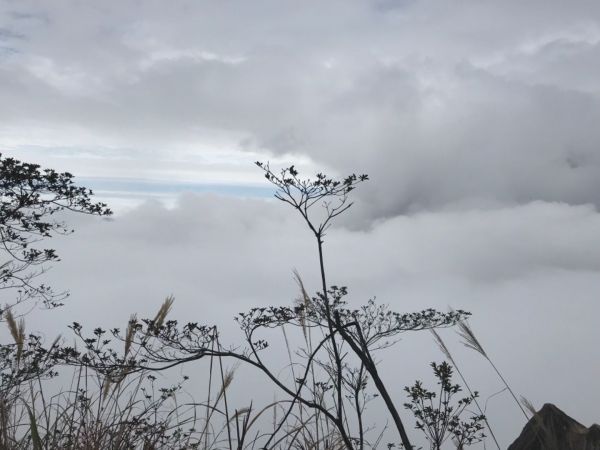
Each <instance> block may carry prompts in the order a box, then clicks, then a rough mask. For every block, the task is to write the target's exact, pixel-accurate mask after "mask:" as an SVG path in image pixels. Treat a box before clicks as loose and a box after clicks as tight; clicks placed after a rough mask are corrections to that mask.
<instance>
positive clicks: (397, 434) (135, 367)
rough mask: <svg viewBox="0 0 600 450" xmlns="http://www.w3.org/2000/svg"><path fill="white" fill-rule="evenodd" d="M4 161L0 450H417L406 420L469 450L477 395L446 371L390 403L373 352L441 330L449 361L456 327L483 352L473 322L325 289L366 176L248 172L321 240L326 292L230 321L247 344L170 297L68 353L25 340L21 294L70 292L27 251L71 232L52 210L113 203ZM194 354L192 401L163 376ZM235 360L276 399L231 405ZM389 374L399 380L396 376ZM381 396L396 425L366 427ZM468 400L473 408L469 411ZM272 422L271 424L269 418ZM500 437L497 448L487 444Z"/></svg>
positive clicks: (102, 210) (101, 210) (82, 337)
mask: <svg viewBox="0 0 600 450" xmlns="http://www.w3.org/2000/svg"><path fill="white" fill-rule="evenodd" d="M0 162H1V165H0V170H1V173H2V176H3V179H2V184H1V185H0V186H1V188H2V209H1V210H0V216H1V217H0V227H1V228H0V236H1V237H2V240H3V253H4V254H5V255H6V256H7V257H8V258H9V261H8V262H6V263H4V265H3V266H2V270H3V272H2V274H3V277H2V279H1V281H2V283H3V284H2V287H3V289H5V290H6V291H7V292H8V290H9V289H13V290H14V291H15V298H14V301H13V303H12V304H10V305H7V306H6V307H5V308H4V311H3V316H2V317H3V318H4V319H5V321H6V325H7V327H8V330H9V332H10V336H11V338H12V342H9V343H2V345H0V371H1V384H0V430H1V432H0V449H13V448H34V449H53V448H64V449H80V448H85V449H108V448H110V449H131V448H139V449H159V448H202V449H205V450H208V449H217V448H225V449H230V450H232V449H234V448H235V449H244V448H269V449H271V448H285V449H292V448H294V449H295V448H297V449H309V448H310V449H356V450H363V449H365V448H377V447H381V446H388V447H389V448H391V447H394V446H397V447H403V448H406V449H415V450H416V449H417V448H419V447H417V446H415V445H414V444H413V443H412V442H413V441H415V437H414V436H413V437H410V436H409V434H410V433H409V429H407V426H406V424H407V423H410V422H411V421H412V419H411V418H410V415H411V414H412V415H413V416H414V418H415V419H416V428H417V429H419V430H422V431H424V432H425V437H426V440H427V442H428V443H429V445H430V448H431V449H440V448H441V447H442V445H443V444H444V443H445V442H454V443H455V445H456V446H458V448H461V449H462V448H464V447H466V446H468V445H471V444H474V443H476V442H479V441H482V440H483V439H484V437H485V435H484V428H485V424H486V423H487V422H486V418H485V415H484V411H483V410H482V409H481V408H480V407H479V404H478V403H477V397H478V394H477V392H474V391H471V389H470V388H469V387H468V385H467V391H468V393H467V394H466V395H465V396H461V398H460V399H458V400H456V399H455V397H456V396H457V394H459V392H461V390H462V388H461V386H459V385H458V384H453V383H452V375H453V367H452V366H451V365H450V364H449V363H446V362H443V363H441V364H435V363H433V364H432V367H433V369H434V375H435V377H436V379H437V381H438V388H437V391H430V390H428V389H426V388H425V387H424V384H423V383H422V382H420V381H417V382H415V384H414V385H413V386H411V387H407V388H406V393H407V394H408V402H406V403H404V400H403V399H400V398H394V397H393V394H392V393H391V392H390V391H389V389H388V387H387V386H386V382H385V381H384V378H385V377H384V376H382V374H380V373H379V370H378V362H379V357H378V355H379V354H380V352H381V351H382V350H384V349H390V348H391V347H393V346H394V345H395V344H396V343H397V341H398V337H399V336H400V335H401V334H403V333H407V332H415V331H422V330H431V331H432V332H434V334H435V336H437V339H438V344H440V346H441V347H442V350H443V351H444V353H445V355H446V356H447V358H448V359H449V361H450V362H451V363H452V364H453V365H456V363H455V361H454V360H453V359H452V357H451V355H450V353H449V352H448V350H447V348H445V345H444V344H443V341H441V338H439V335H437V333H435V330H436V329H439V328H444V327H453V326H455V325H459V326H460V327H461V333H462V334H463V336H464V337H465V339H467V342H468V343H470V344H471V345H475V344H473V343H477V345H478V342H477V340H476V339H475V337H474V335H473V334H472V331H471V330H470V328H468V325H466V322H465V320H466V318H467V317H468V316H469V313H467V312H465V311H461V310H457V311H449V312H440V311H436V310H433V309H425V310H423V311H418V312H410V313H404V312H396V311H393V310H391V309H390V308H389V307H388V305H385V304H378V303H376V302H375V301H374V300H369V301H367V302H365V303H364V304H363V305H362V306H359V307H357V308H351V307H349V306H348V304H347V303H346V300H345V299H346V297H347V295H348V289H347V287H345V286H337V285H330V284H328V282H327V271H326V263H325V261H326V259H325V254H324V248H325V247H324V246H325V236H326V233H327V231H328V230H329V229H330V227H331V225H332V223H333V221H334V219H335V218H336V217H337V216H339V215H340V214H343V213H344V212H346V211H347V210H348V209H349V208H350V207H351V206H352V202H351V201H350V200H349V194H350V193H351V192H352V191H353V190H354V189H356V188H357V187H358V186H359V185H360V184H361V183H363V182H365V181H367V180H368V177H367V176H366V175H355V174H352V175H350V176H347V177H345V178H342V179H339V180H338V179H335V178H330V177H328V176H326V175H324V174H317V175H316V177H315V178H314V179H308V178H307V179H305V178H301V177H300V175H299V173H298V171H297V170H296V168H295V167H294V166H291V167H289V168H285V169H283V170H281V171H278V172H275V171H273V170H272V169H271V168H270V166H269V165H268V164H263V163H257V165H258V167H259V168H260V169H262V170H263V172H264V175H265V177H266V179H267V180H268V181H269V182H270V183H272V184H273V185H274V186H275V187H276V194H275V197H276V198H278V199H279V200H281V201H283V202H285V203H287V204H288V205H290V206H291V207H292V208H294V209H295V210H296V211H297V212H298V213H299V214H300V216H301V218H302V219H303V220H304V222H305V223H306V225H307V228H308V229H309V231H310V232H311V235H312V236H313V238H314V239H315V249H316V253H317V256H318V265H319V274H320V280H319V281H320V282H319V284H320V289H319V290H318V291H317V292H316V293H314V294H312V295H311V294H309V293H308V292H307V291H306V289H305V285H304V283H303V281H302V279H301V277H300V275H299V274H297V273H296V274H295V276H296V281H297V283H298V287H299V291H300V297H299V299H298V300H297V301H296V302H295V303H294V304H287V305H282V306H269V307H261V308H251V309H250V310H248V311H246V312H243V313H240V314H239V315H238V316H237V317H236V318H235V320H236V321H237V324H238V325H239V327H240V330H241V331H242V333H243V336H244V342H243V343H241V344H238V345H235V346H224V345H223V344H222V341H221V337H220V333H219V329H218V328H217V326H214V325H209V324H202V323H196V322H189V323H184V324H182V323H178V322H177V321H174V320H170V319H169V312H170V309H171V308H172V305H173V298H168V299H166V300H165V301H164V303H163V304H162V305H161V307H160V308H159V310H158V312H157V313H156V315H155V316H154V317H153V318H151V319H138V318H137V317H136V316H135V315H134V316H132V317H131V318H130V319H129V321H128V322H127V326H126V327H125V328H124V329H120V328H113V329H110V330H104V329H101V328H93V327H88V326H87V325H84V324H80V323H73V324H71V326H70V329H71V331H72V333H73V335H74V336H75V337H76V339H77V344H76V345H67V344H66V343H65V341H63V340H60V339H57V340H55V341H54V342H50V343H44V342H43V341H42V339H41V337H40V336H38V335H36V334H28V333H27V332H26V331H25V322H24V319H23V318H19V317H18V316H16V315H15V314H14V312H13V308H14V307H15V305H18V304H21V303H22V302H23V301H24V300H26V299H34V298H36V299H41V300H42V301H43V302H44V304H46V305H48V306H58V305H59V304H60V303H61V302H60V300H62V299H63V297H64V294H56V293H54V292H53V291H52V290H51V289H50V288H48V287H46V286H43V285H38V286H36V285H34V284H33V279H34V278H35V277H36V276H37V275H38V274H39V273H40V270H43V269H40V270H37V271H31V270H32V269H33V268H35V267H43V264H44V263H49V262H52V261H56V258H57V257H56V254H55V252H54V250H52V249H44V250H35V249H34V248H33V247H32V244H34V243H37V242H38V241H40V243H41V242H44V241H45V240H47V239H48V238H50V237H51V236H52V235H53V234H54V233H69V232H71V231H72V230H71V229H69V228H68V227H67V226H66V224H65V223H64V222H63V221H62V220H58V219H55V217H56V216H55V213H58V212H60V211H63V210H66V211H74V212H83V213H87V214H95V215H100V216H102V215H108V214H110V210H109V209H108V208H107V207H106V205H104V204H102V203H93V202H92V201H91V200H90V197H91V195H92V192H91V191H90V190H88V189H85V188H80V187H75V185H74V184H73V181H72V175H70V174H67V173H65V174H60V173H56V172H54V171H52V170H41V169H40V168H39V166H37V165H33V164H26V163H21V162H19V161H16V160H13V159H10V158H5V159H0ZM275 336H276V337H275ZM281 337H283V342H284V343H285V346H286V351H287V355H288V359H289V360H288V362H287V370H289V372H290V374H291V377H290V378H289V379H286V378H285V377H281V376H280V372H281V365H280V364H276V363H273V362H272V361H271V359H270V358H268V357H265V354H266V350H267V349H270V348H271V347H272V346H273V345H274V344H275V343H276V342H282V339H281ZM480 348H481V346H480V345H479V346H478V348H477V350H478V351H479V352H480V353H482V354H483V355H484V356H485V357H486V358H488V357H487V354H485V352H483V350H482V349H481V350H479V349H480ZM444 349H445V350H444ZM401 354H402V353H400V355H401ZM400 357H401V356H400ZM405 357H406V356H405ZM199 360H204V361H207V363H208V368H209V370H208V373H198V374H196V375H195V377H197V379H202V380H207V381H208V390H207V393H206V397H205V398H203V399H202V400H201V401H198V400H197V399H193V398H189V397H188V396H187V394H186V392H185V386H186V384H187V383H189V382H190V380H189V379H188V377H187V376H183V378H182V379H181V380H179V381H178V382H175V383H165V384H164V385H163V383H161V382H160V380H163V379H164V377H160V378H159V376H158V375H159V374H162V373H172V371H171V369H173V368H175V367H181V366H184V365H189V364H190V363H191V362H193V361H199ZM488 360H489V358H488ZM490 362H491V361H490ZM236 364H241V365H243V366H245V367H246V368H249V369H253V370H255V371H256V373H257V374H261V375H262V377H263V379H264V382H265V384H266V386H271V388H272V389H273V390H276V391H277V392H278V395H279V396H280V397H278V398H279V399H278V400H275V401H273V402H271V403H269V404H266V405H264V406H260V407H258V406H256V405H254V404H253V402H252V401H250V402H249V403H248V404H247V405H244V406H239V405H232V404H231V402H230V399H229V397H228V392H229V389H230V386H231V384H232V383H233V380H234V378H235V374H236V367H237V366H236ZM459 374H460V377H461V379H462V381H463V384H465V385H466V380H465V379H464V377H463V376H462V373H460V371H459ZM498 374H499V372H498ZM402 375H403V376H405V375H406V374H402ZM67 377H69V378H67ZM171 378H172V376H171ZM398 378H399V374H395V377H394V381H395V382H397V380H398ZM65 380H68V382H67V383H66V384H65ZM57 385H58V387H57ZM507 387H508V384H507ZM511 392H512V391H511ZM281 396H282V397H281ZM376 398H379V399H380V401H381V402H382V404H383V405H384V406H385V408H386V411H387V414H388V416H389V417H390V418H391V422H392V426H391V427H388V426H387V425H386V424H384V423H380V424H377V425H373V424H374V423H376V421H375V420H373V419H372V418H370V417H372V416H371V412H370V410H369V408H368V406H369V404H370V403H371V402H372V401H373V400H374V399H376ZM472 405H476V406H477V408H478V411H477V413H472V412H471V411H470V407H471V406H472ZM399 407H400V408H402V407H404V409H405V411H402V410H400V409H399ZM267 416H269V417H272V421H271V423H270V424H268V422H267ZM407 420H408V422H407ZM267 424H268V426H267ZM494 442H495V443H496V445H497V446H498V448H499V445H498V443H497V441H496V440H495V437H494Z"/></svg>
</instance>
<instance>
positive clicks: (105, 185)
mask: <svg viewBox="0 0 600 450" xmlns="http://www.w3.org/2000/svg"><path fill="white" fill-rule="evenodd" d="M76 181H77V184H79V185H81V186H86V187H89V188H90V189H92V190H93V191H95V192H96V193H97V194H101V195H103V196H107V195H108V196H115V197H117V196H118V197H128V196H131V197H134V198H140V197H145V196H148V197H156V196H161V195H165V196H174V195H178V194H183V193H186V192H191V193H213V194H220V195H229V196H234V197H255V198H257V197H258V198H270V197H272V196H273V194H274V192H275V191H274V189H273V187H272V186H269V185H268V184H267V185H265V186H258V185H247V184H218V183H190V182H168V181H162V180H160V181H159V180H142V179H131V178H100V177H77V178H76Z"/></svg>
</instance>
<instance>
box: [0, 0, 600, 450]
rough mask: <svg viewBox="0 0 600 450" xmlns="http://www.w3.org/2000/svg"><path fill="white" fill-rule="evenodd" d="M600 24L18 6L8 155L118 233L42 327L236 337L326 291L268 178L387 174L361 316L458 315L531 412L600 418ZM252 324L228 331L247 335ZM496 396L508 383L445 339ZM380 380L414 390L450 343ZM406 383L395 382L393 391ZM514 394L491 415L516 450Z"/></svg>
mask: <svg viewBox="0 0 600 450" xmlns="http://www.w3.org/2000/svg"><path fill="white" fill-rule="evenodd" d="M599 71H600V3H599V2H597V1H584V0H576V1H571V2H565V1H558V0H544V1H541V0H531V1H528V2H522V1H513V0H505V1H491V0H490V1H481V0H478V1H475V0H464V1H459V2H448V1H441V0H439V1H433V0H432V1H425V0H371V1H367V0H361V1H359V0H345V1H343V2H342V1H329V0H328V1H318V2H317V1H304V2H292V1H280V0H279V1H262V0H256V1H252V2H247V1H226V2H203V1H179V0H177V1H172V2H162V1H151V0H144V1H133V0H123V1H104V2H78V1H67V0H64V1H56V2H39V1H28V0H19V1H12V0H0V104H1V105H3V107H2V108H0V151H1V152H2V153H3V154H4V155H5V156H14V157H16V158H19V159H22V160H24V161H28V162H37V163H40V164H42V165H44V166H47V167H52V168H55V169H58V170H68V171H70V172H72V173H74V174H75V175H76V177H77V180H79V182H80V183H81V184H82V185H85V186H89V187H92V188H93V189H94V190H95V192H96V193H97V196H98V198H99V199H100V200H104V201H107V202H108V203H109V204H110V205H111V206H112V207H113V209H114V210H115V212H116V214H115V216H114V217H113V218H112V219H111V220H100V219H96V218H89V217H70V218H69V221H70V223H72V224H73V226H74V228H76V230H77V231H76V233H75V234H74V235H72V236H69V237H67V238H57V239H55V241H54V242H53V245H54V246H55V247H56V248H57V249H58V250H59V252H60V255H61V257H62V261H61V262H60V263H58V264H56V265H55V267H53V269H52V270H51V271H50V272H49V273H48V274H47V278H48V281H49V282H51V283H52V284H53V285H55V286H57V287H60V288H64V289H69V290H70V291H71V294H72V295H71V299H70V300H69V304H68V305H67V306H66V307H64V308H62V309H61V310H60V311H54V312H51V313H48V312H44V313H43V314H42V313H40V314H33V315H32V317H31V318H30V319H28V320H30V321H31V325H30V326H31V327H37V328H39V329H42V330H44V331H45V332H46V333H47V334H48V335H54V334H57V333H63V332H64V325H65V324H67V323H69V321H71V320H79V321H81V322H83V323H86V321H88V322H89V321H94V320H95V321H98V322H102V323H103V324H106V325H112V322H114V321H115V320H120V321H121V322H122V323H123V324H124V323H125V322H126V320H127V318H128V317H129V314H131V313H133V312H138V313H139V314H140V315H143V314H144V313H146V314H147V315H152V313H153V312H154V311H155V310H156V308H157V307H158V306H159V305H160V303H161V301H162V299H163V298H164V297H165V296H166V295H169V294H173V295H174V296H175V297H176V303H175V309H174V311H173V314H174V315H175V316H177V317H181V318H189V317H190V316H193V317H195V318H196V319H197V320H198V321H205V322H208V323H212V322H218V323H220V324H221V323H222V324H223V326H224V327H225V329H226V330H229V329H230V330H231V332H232V333H234V332H235V327H234V325H233V324H232V323H231V322H232V321H231V316H232V315H233V314H234V313H236V312H238V311H243V310H245V309H248V308H250V307H252V306H257V305H267V304H289V303H290V302H291V301H293V299H294V297H295V296H296V295H297V292H296V287H295V284H294V281H293V279H292V270H293V269H294V268H296V269H298V270H299V271H300V273H301V274H302V276H303V278H304V279H305V282H306V284H307V286H310V287H311V288H312V290H316V289H317V287H318V273H317V266H316V263H317V260H316V255H315V248H314V246H313V242H312V241H311V236H310V234H309V232H308V231H307V230H306V229H305V228H304V227H303V224H302V221H301V218H300V217H296V216H295V215H294V211H290V210H288V209H289V208H286V205H283V204H280V203H278V202H276V201H274V200H273V199H271V194H272V189H271V188H270V186H269V185H268V184H267V183H266V181H265V180H264V178H263V177H262V175H261V173H260V171H259V170H257V168H256V167H255V166H254V165H253V162H254V161H256V160H263V161H270V162H271V164H272V165H273V166H274V167H283V166H285V165H289V164H296V166H297V167H298V168H299V169H300V171H301V173H306V174H307V175H311V174H314V173H315V172H317V171H325V172H327V173H331V174H333V175H346V174H349V173H353V172H356V173H367V174H369V176H370V181H369V182H368V183H366V184H364V185H363V186H361V187H360V189H357V190H356V192H355V193H353V194H355V196H354V199H355V204H354V206H353V207H352V209H351V210H350V211H349V212H348V213H347V214H345V215H344V216H343V217H340V220H339V221H338V222H337V224H336V226H335V227H334V228H332V229H331V230H330V232H329V235H328V237H327V242H326V257H327V259H326V261H327V266H328V270H329V273H330V279H331V280H332V282H333V283H335V284H338V285H347V286H348V287H349V292H350V296H349V297H350V302H351V304H355V305H356V304H360V303H361V302H364V301H365V300H366V299H368V298H371V297H373V296H376V297H377V299H378V301H381V302H384V303H389V304H390V306H391V307H392V308H393V309H396V310H399V311H409V310H418V309H423V308H426V307H437V308H440V309H442V310H445V309H447V308H448V307H449V306H451V307H454V308H463V309H466V310H469V311H471V312H472V313H473V317H472V319H471V324H472V326H473V328H474V329H475V331H476V332H477V333H478V335H479V337H480V340H481V341H482V343H483V344H484V346H485V347H486V349H488V353H490V354H491V355H492V357H493V358H494V360H495V361H496V362H497V365H498V366H499V367H501V368H502V370H503V372H504V374H505V375H506V377H507V378H508V379H510V380H511V383H512V385H513V387H514V388H515V390H516V391H518V392H519V393H520V394H523V395H524V396H526V397H527V398H528V399H529V400H530V401H532V403H533V404H534V405H535V406H537V407H541V405H542V404H543V403H546V402H552V403H555V404H556V405H558V406H559V407H560V408H562V409H563V410H565V411H566V412H567V413H568V414H570V415H572V416H573V417H575V418H576V419H577V420H579V421H580V422H582V423H584V424H585V425H588V426H589V425H591V424H592V423H594V422H598V421H600V417H599V416H598V413H597V405H598V403H599V402H600V382H599V381H598V380H600V348H599V345H598V343H599V342H600V340H599V338H600V327H598V326H597V324H598V317H600V301H599V300H598V299H599V298H600V273H599V271H600V214H599V212H598V208H599V207H600V148H599V146H600V127H599V126H598V124H600V77H599V76H598V73H599ZM227 327H230V328H227ZM444 336H445V337H447V338H448V341H449V343H450V344H451V345H452V348H453V349H455V351H456V352H457V354H459V355H461V358H462V360H463V361H464V364H465V368H466V371H468V372H469V373H470V374H472V379H473V384H475V385H477V386H478V388H479V390H480V391H481V392H482V396H483V397H487V396H488V395H491V394H492V393H494V392H495V391H497V390H498V389H499V388H500V385H499V383H498V380H497V379H495V378H494V376H493V373H492V372H490V369H489V367H488V366H487V365H486V364H485V362H484V361H481V359H480V358H477V356H476V355H473V354H471V353H468V352H466V351H465V350H463V349H462V348H461V345H460V342H459V339H458V337H457V336H455V335H454V334H453V333H452V332H451V331H449V332H448V333H445V334H444ZM394 351H397V352H398V356H397V358H396V357H394V356H393V355H395V353H390V355H392V357H390V358H387V357H386V358H385V360H384V361H383V362H382V363H381V364H382V367H383V368H384V369H385V372H383V373H386V375H387V376H388V377H389V380H390V383H392V384H393V385H394V386H396V394H397V395H398V396H401V395H402V393H401V387H402V386H404V385H407V384H410V383H412V381H413V380H414V379H415V378H416V377H418V376H419V375H420V374H422V373H423V371H424V370H426V369H427V364H428V363H429V362H430V361H432V360H438V361H439V360H441V359H442V357H441V355H440V354H439V352H437V351H436V349H435V346H434V345H433V343H432V341H431V338H430V336H429V335H426V336H424V335H419V336H414V337H413V336H410V337H406V338H405V339H403V341H402V342H400V343H399V346H398V348H397V350H394ZM382 370H383V369H382ZM518 414H519V411H518V410H517V409H516V407H515V406H514V405H512V404H511V403H510V400H509V399H508V398H506V396H498V397H494V398H493V399H492V400H490V410H489V416H490V418H491V420H492V423H495V424H497V425H496V428H498V430H499V433H497V434H499V435H500V436H501V440H502V441H503V442H505V443H506V444H508V443H509V442H511V441H512V440H513V439H514V438H515V437H516V436H517V435H518V433H519V431H520V429H521V427H522V426H523V423H522V420H521V419H520V417H519V416H518Z"/></svg>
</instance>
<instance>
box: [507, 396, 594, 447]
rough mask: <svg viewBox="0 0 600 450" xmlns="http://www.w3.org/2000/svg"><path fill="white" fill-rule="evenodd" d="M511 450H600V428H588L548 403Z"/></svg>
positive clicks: (526, 427)
mask: <svg viewBox="0 0 600 450" xmlns="http://www.w3.org/2000/svg"><path fill="white" fill-rule="evenodd" d="M508 450H600V425H598V424H594V425H592V426H591V427H589V428H587V427H585V426H584V425H582V424H580V423H579V422H577V421H576V420H575V419H572V418H571V417H569V416H568V415H566V414H565V413H564V412H562V411H561V410H560V409H558V408H557V407H556V406H554V405H552V404H550V403H546V404H545V405H544V406H543V407H542V409H540V410H539V411H538V412H537V413H536V414H535V415H534V416H533V417H532V418H531V419H530V420H529V422H527V424H526V425H525V428H523V431H522V432H521V435H520V436H519V437H518V438H517V440H516V441H515V442H513V443H512V444H511V445H510V446H509V447H508Z"/></svg>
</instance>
